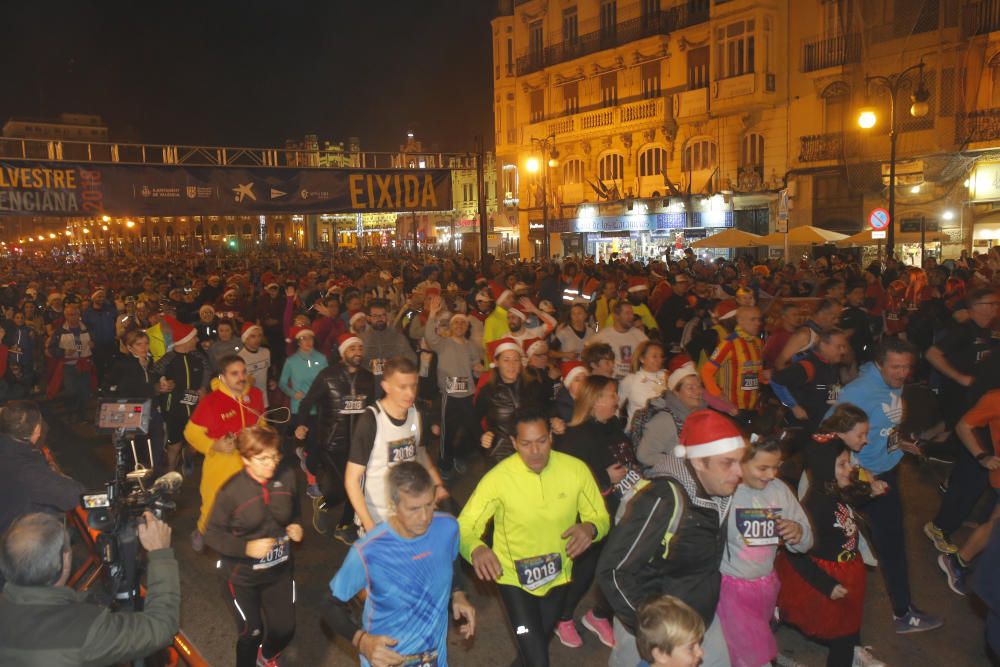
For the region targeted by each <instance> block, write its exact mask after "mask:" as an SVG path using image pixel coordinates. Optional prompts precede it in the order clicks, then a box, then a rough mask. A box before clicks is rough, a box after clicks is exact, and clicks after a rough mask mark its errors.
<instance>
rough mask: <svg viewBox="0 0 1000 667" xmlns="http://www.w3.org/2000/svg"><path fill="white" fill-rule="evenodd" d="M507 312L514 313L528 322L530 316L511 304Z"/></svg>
mask: <svg viewBox="0 0 1000 667" xmlns="http://www.w3.org/2000/svg"><path fill="white" fill-rule="evenodd" d="M507 314H508V315H513V316H514V317H519V318H521V321H522V322H526V321H527V320H528V316H527V315H525V314H524V312H522V311H521V309H520V308H515V307H513V306H511V307H510V308H508V309H507Z"/></svg>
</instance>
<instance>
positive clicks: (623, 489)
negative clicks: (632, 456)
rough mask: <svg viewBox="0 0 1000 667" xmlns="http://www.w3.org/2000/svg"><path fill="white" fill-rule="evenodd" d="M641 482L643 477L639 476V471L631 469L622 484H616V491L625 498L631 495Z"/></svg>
mask: <svg viewBox="0 0 1000 667" xmlns="http://www.w3.org/2000/svg"><path fill="white" fill-rule="evenodd" d="M641 481H642V475H640V474H639V471H638V470H634V469H632V468H629V471H628V473H626V475H625V477H623V478H622V480H621V481H620V482H618V483H617V484H615V489H616V490H617V491H618V492H619V493H620V494H622V496H623V497H624V496H626V495H628V494H629V493H631V492H632V491H633V490H634V489H635V486H636V484H638V483H639V482H641Z"/></svg>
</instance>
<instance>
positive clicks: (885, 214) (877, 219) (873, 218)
mask: <svg viewBox="0 0 1000 667" xmlns="http://www.w3.org/2000/svg"><path fill="white" fill-rule="evenodd" d="M868 224H870V225H871V226H872V229H874V230H875V231H882V230H883V229H885V228H886V227H888V226H889V211H887V210H885V209H884V208H875V209H872V212H871V213H870V214H869V215H868Z"/></svg>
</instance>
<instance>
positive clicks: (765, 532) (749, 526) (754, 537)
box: [736, 507, 781, 547]
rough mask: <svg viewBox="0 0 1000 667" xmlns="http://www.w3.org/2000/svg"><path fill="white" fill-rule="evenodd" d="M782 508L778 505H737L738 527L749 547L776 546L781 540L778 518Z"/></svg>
mask: <svg viewBox="0 0 1000 667" xmlns="http://www.w3.org/2000/svg"><path fill="white" fill-rule="evenodd" d="M780 518H781V510H780V509H779V508H776V507H737V508H736V528H737V529H739V531H740V534H741V535H743V542H744V543H745V544H746V545H747V546H748V547H767V546H774V545H776V544H778V542H779V541H780V537H779V536H778V519H780Z"/></svg>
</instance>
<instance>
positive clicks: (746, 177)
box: [736, 164, 764, 192]
mask: <svg viewBox="0 0 1000 667" xmlns="http://www.w3.org/2000/svg"><path fill="white" fill-rule="evenodd" d="M763 187H764V167H763V166H762V165H759V164H751V165H743V166H742V167H740V168H739V169H737V171H736V189H737V190H738V191H739V192H757V191H758V190H760V189H762V188H763Z"/></svg>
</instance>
